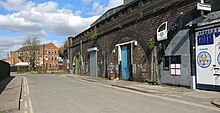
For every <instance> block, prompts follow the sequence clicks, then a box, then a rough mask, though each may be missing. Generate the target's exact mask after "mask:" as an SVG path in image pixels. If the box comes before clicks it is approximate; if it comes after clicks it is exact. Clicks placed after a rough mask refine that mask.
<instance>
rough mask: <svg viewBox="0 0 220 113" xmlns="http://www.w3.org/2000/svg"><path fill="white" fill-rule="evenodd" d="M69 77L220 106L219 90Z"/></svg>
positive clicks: (77, 76) (87, 77) (76, 76)
mask: <svg viewBox="0 0 220 113" xmlns="http://www.w3.org/2000/svg"><path fill="white" fill-rule="evenodd" d="M68 77H70V78H73V79H79V80H84V81H89V82H93V83H97V84H104V85H109V86H112V87H119V88H125V89H129V90H134V91H138V92H142V93H147V94H152V95H158V96H163V97H167V98H172V99H177V100H183V101H187V102H192V103H197V104H202V105H207V106H214V105H215V106H217V107H220V92H217V91H205V90H193V89H188V88H184V87H175V86H168V85H150V84H146V83H140V82H134V81H122V80H108V79H105V78H100V77H90V76H79V75H72V76H70V75H69V76H68Z"/></svg>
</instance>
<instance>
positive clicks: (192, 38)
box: [189, 24, 196, 89]
mask: <svg viewBox="0 0 220 113" xmlns="http://www.w3.org/2000/svg"><path fill="white" fill-rule="evenodd" d="M189 27H190V31H189V37H190V59H191V60H190V64H191V76H192V82H193V84H192V89H196V63H195V60H196V57H195V31H194V30H195V28H196V25H195V24H193V25H190V26H189Z"/></svg>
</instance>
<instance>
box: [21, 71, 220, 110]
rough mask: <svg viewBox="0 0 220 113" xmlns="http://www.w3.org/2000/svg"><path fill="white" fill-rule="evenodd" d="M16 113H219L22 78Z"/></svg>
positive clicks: (76, 83) (63, 80) (56, 79)
mask: <svg viewBox="0 0 220 113" xmlns="http://www.w3.org/2000/svg"><path fill="white" fill-rule="evenodd" d="M23 85H24V87H23V93H22V102H21V110H20V111H19V113H219V110H218V109H217V108H215V107H213V108H212V107H205V106H199V105H198V104H194V103H190V102H185V101H181V100H175V99H172V98H171V99H169V98H164V97H160V96H158V95H157V96H155V95H153V94H144V93H139V92H135V91H130V90H125V89H120V88H116V87H112V86H107V85H100V84H96V83H93V82H86V81H83V80H79V79H74V78H68V77H66V76H55V75H24V76H23Z"/></svg>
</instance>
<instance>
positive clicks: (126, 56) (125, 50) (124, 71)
mask: <svg viewBox="0 0 220 113" xmlns="http://www.w3.org/2000/svg"><path fill="white" fill-rule="evenodd" d="M130 47H131V46H130V45H123V46H121V76H122V79H123V80H129V78H130V69H129V66H130V62H131V57H130V56H131V55H130Z"/></svg>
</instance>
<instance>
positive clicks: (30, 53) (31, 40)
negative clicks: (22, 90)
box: [23, 35, 40, 70]
mask: <svg viewBox="0 0 220 113" xmlns="http://www.w3.org/2000/svg"><path fill="white" fill-rule="evenodd" d="M39 45H40V40H39V38H38V37H37V36H35V35H31V36H28V37H27V38H25V39H24V42H23V49H24V50H23V51H25V52H26V53H25V57H26V61H27V62H28V63H29V64H30V69H31V70H33V68H34V67H35V58H36V52H37V51H38V52H39V49H40V48H39Z"/></svg>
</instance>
